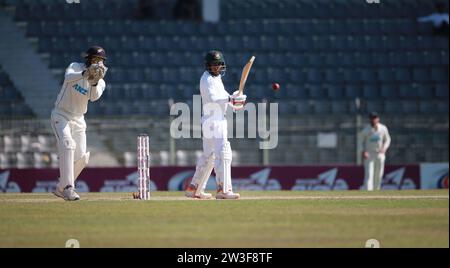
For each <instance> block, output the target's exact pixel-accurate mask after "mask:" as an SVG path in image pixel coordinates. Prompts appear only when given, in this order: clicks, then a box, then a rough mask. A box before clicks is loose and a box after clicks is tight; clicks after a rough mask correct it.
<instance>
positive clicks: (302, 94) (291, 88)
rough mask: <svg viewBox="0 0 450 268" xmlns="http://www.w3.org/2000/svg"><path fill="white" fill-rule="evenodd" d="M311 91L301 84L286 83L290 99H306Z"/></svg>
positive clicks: (287, 95)
mask: <svg viewBox="0 0 450 268" xmlns="http://www.w3.org/2000/svg"><path fill="white" fill-rule="evenodd" d="M308 93H309V91H308V90H307V89H306V88H305V87H304V86H301V85H299V84H287V85H286V97H287V98H289V99H306V98H309V94H308Z"/></svg>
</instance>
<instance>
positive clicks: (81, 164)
mask: <svg viewBox="0 0 450 268" xmlns="http://www.w3.org/2000/svg"><path fill="white" fill-rule="evenodd" d="M90 156H91V153H90V152H87V153H85V154H84V155H83V157H81V158H80V159H78V160H77V161H75V163H74V177H73V179H74V181H76V180H77V178H78V176H80V173H81V171H83V169H84V168H85V167H86V166H87V164H88V163H89V157H90Z"/></svg>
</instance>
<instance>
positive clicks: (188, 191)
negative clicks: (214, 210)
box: [184, 185, 212, 199]
mask: <svg viewBox="0 0 450 268" xmlns="http://www.w3.org/2000/svg"><path fill="white" fill-rule="evenodd" d="M196 190H197V189H196V188H195V187H194V186H192V185H189V186H188V188H187V189H186V191H185V192H184V195H185V196H186V197H189V198H198V199H211V198H212V194H210V193H205V192H203V191H202V192H200V193H199V194H195V191H196Z"/></svg>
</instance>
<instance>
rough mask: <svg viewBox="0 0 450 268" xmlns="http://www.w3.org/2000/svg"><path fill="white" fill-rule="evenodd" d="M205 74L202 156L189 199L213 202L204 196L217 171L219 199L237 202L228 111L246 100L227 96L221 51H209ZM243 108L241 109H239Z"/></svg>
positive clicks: (208, 196) (238, 96) (189, 188)
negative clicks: (208, 183) (208, 182)
mask: <svg viewBox="0 0 450 268" xmlns="http://www.w3.org/2000/svg"><path fill="white" fill-rule="evenodd" d="M204 62H205V72H204V73H203V75H202V77H201V79H200V94H201V97H202V106H203V107H202V110H203V115H202V134H203V154H202V156H201V157H200V158H199V160H198V162H197V166H196V170H195V174H194V177H193V178H192V182H191V184H190V185H189V186H188V188H187V189H186V193H185V195H186V196H187V197H192V198H199V199H210V198H211V197H212V195H211V194H209V193H205V187H206V183H207V181H208V178H209V176H210V175H211V172H212V170H213V168H214V170H215V172H216V184H217V194H216V199H238V198H239V197H240V195H239V194H238V193H234V192H233V189H232V184H231V156H232V152H231V147H230V143H229V142H228V139H227V120H226V117H225V114H226V112H227V110H229V109H233V110H237V109H242V108H243V107H244V105H245V101H246V99H247V96H246V95H240V94H239V92H238V91H236V92H234V93H233V95H230V94H228V92H227V91H226V90H225V87H224V85H223V83H222V76H223V75H224V74H225V70H226V65H225V60H224V57H223V54H222V53H221V52H220V51H216V50H213V51H209V52H208V53H207V54H206V55H205V58H204ZM237 107H241V108H237Z"/></svg>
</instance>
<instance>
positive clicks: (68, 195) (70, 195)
mask: <svg viewBox="0 0 450 268" xmlns="http://www.w3.org/2000/svg"><path fill="white" fill-rule="evenodd" d="M63 195H64V200H67V201H76V200H80V196H79V195H78V194H77V192H75V189H74V188H73V187H72V185H67V186H66V188H64V191H63Z"/></svg>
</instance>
